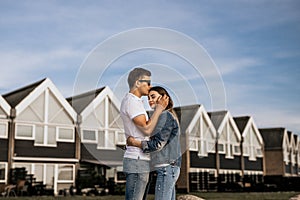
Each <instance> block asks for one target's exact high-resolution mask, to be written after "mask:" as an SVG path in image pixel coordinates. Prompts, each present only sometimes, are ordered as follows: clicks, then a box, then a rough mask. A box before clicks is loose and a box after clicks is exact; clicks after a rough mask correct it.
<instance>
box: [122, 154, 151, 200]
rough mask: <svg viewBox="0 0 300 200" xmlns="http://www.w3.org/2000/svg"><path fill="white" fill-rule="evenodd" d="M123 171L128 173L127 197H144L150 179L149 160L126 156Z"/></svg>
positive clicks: (134, 198)
mask: <svg viewBox="0 0 300 200" xmlns="http://www.w3.org/2000/svg"><path fill="white" fill-rule="evenodd" d="M123 171H124V173H125V175H126V190H125V199H126V200H141V199H143V196H144V193H145V189H146V186H147V183H148V179H149V171H150V166H149V161H145V160H139V159H130V158H124V160H123Z"/></svg>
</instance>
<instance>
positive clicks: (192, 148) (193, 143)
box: [189, 137, 198, 151]
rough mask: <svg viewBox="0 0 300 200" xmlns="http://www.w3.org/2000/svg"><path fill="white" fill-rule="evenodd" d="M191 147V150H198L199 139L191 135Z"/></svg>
mask: <svg viewBox="0 0 300 200" xmlns="http://www.w3.org/2000/svg"><path fill="white" fill-rule="evenodd" d="M189 147H190V150H191V151H197V150H198V149H197V139H196V138H194V137H190V139H189Z"/></svg>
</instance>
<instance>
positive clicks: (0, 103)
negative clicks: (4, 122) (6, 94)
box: [0, 95, 10, 116]
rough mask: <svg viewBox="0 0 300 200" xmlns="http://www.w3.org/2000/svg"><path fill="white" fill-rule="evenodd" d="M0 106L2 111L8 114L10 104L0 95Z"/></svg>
mask: <svg viewBox="0 0 300 200" xmlns="http://www.w3.org/2000/svg"><path fill="white" fill-rule="evenodd" d="M0 107H1V108H2V109H3V111H4V112H5V113H6V115H7V116H8V115H10V105H9V104H8V103H7V101H6V100H5V99H4V98H3V97H2V96H1V95H0Z"/></svg>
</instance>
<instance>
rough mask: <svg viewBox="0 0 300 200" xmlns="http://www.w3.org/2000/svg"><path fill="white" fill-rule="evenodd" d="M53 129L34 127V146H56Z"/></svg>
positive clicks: (40, 126) (42, 126)
mask: <svg viewBox="0 0 300 200" xmlns="http://www.w3.org/2000/svg"><path fill="white" fill-rule="evenodd" d="M55 136H56V131H55V127H51V126H50V127H48V126H44V125H36V128H35V142H34V144H35V145H36V146H56V137H55Z"/></svg>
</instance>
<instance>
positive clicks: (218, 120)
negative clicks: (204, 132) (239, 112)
mask: <svg viewBox="0 0 300 200" xmlns="http://www.w3.org/2000/svg"><path fill="white" fill-rule="evenodd" d="M227 113H228V111H226V110H224V111H216V112H208V113H207V114H208V116H209V117H210V119H211V121H212V123H213V125H214V126H215V128H216V130H218V129H219V128H220V126H221V124H222V122H223V121H224V119H225V116H226V114H227Z"/></svg>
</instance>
